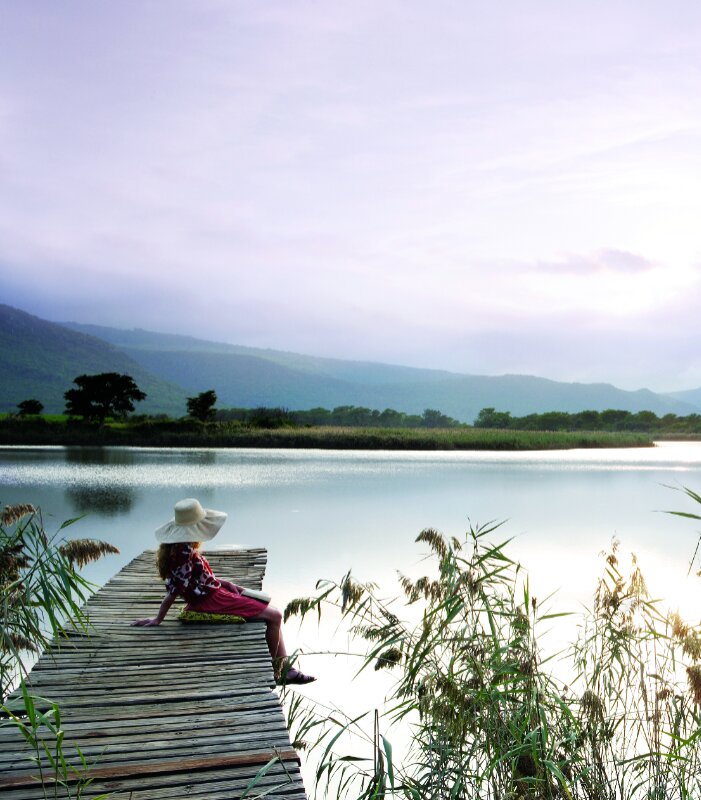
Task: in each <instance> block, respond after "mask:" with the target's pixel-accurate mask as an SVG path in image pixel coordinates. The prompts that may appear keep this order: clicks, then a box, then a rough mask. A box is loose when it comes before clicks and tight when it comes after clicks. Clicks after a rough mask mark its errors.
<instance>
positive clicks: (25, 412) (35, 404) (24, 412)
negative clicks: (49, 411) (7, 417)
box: [17, 398, 44, 417]
mask: <svg viewBox="0 0 701 800" xmlns="http://www.w3.org/2000/svg"><path fill="white" fill-rule="evenodd" d="M17 408H18V409H19V415H20V417H28V416H29V415H30V414H41V412H42V411H43V410H44V404H43V403H42V402H41V401H39V400H35V399H34V398H32V399H31V400H22V402H21V403H17Z"/></svg>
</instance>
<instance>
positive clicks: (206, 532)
mask: <svg viewBox="0 0 701 800" xmlns="http://www.w3.org/2000/svg"><path fill="white" fill-rule="evenodd" d="M226 516H227V515H226V514H225V513H224V512H223V511H214V510H213V509H211V508H202V506H201V505H200V503H199V501H198V500H195V499H194V498H192V497H188V498H187V499H186V500H179V501H178V502H177V503H176V504H175V516H174V517H173V519H172V520H170V522H166V524H165V525H161V527H160V528H158V530H157V531H156V539H157V540H158V541H159V542H162V543H163V544H173V543H175V542H207V541H209V540H210V539H213V538H214V537H215V536H216V535H217V533H218V532H219V529H220V528H221V526H222V525H223V524H224V523H225V522H226Z"/></svg>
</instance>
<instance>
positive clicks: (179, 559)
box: [166, 542, 221, 603]
mask: <svg viewBox="0 0 701 800" xmlns="http://www.w3.org/2000/svg"><path fill="white" fill-rule="evenodd" d="M220 586H221V583H220V582H219V581H218V580H217V579H216V578H215V577H214V575H213V573H212V570H211V569H210V567H209V564H208V563H207V559H206V558H205V557H204V556H203V555H200V553H199V552H198V551H197V550H195V548H194V547H193V546H192V545H191V544H189V543H188V542H183V543H182V544H181V545H179V546H178V548H177V549H176V551H175V554H174V566H173V569H172V570H171V571H170V575H169V576H168V577H167V578H166V589H167V591H168V593H169V594H172V595H180V596H181V597H183V598H184V599H185V601H186V602H188V603H199V602H200V601H202V600H204V598H205V597H207V596H208V595H210V594H211V593H212V592H213V591H214V590H215V589H219V587H220Z"/></svg>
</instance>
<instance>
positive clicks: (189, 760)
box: [0, 549, 306, 800]
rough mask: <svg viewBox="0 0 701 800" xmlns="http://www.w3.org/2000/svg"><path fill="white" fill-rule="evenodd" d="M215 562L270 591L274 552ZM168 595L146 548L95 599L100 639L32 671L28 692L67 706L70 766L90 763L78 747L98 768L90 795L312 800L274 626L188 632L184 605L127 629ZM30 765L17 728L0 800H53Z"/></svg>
mask: <svg viewBox="0 0 701 800" xmlns="http://www.w3.org/2000/svg"><path fill="white" fill-rule="evenodd" d="M207 558H208V560H209V562H210V564H211V565H212V569H213V571H214V573H215V574H220V575H222V576H223V577H226V578H228V579H229V580H232V581H233V582H234V583H238V584H240V585H245V586H250V587H251V588H261V585H262V581H263V575H264V573H265V564H266V551H265V550H263V549H238V550H233V549H232V550H226V551H212V552H210V553H207ZM163 597H164V589H163V583H162V581H161V580H160V579H159V578H158V576H157V574H156V570H155V553H154V551H153V550H147V551H146V552H144V553H142V554H141V555H140V556H138V557H137V558H135V559H134V560H133V561H132V562H131V563H130V564H128V565H127V566H126V567H124V569H122V570H120V572H118V573H117V575H115V576H114V577H113V578H112V579H111V580H110V581H109V582H108V583H106V584H105V586H103V587H102V588H101V589H100V590H99V591H98V592H97V593H96V594H95V595H94V596H93V597H92V598H91V599H90V600H88V602H87V603H86V605H85V606H84V611H85V612H86V613H87V615H88V617H89V620H90V625H91V631H90V635H84V634H80V633H74V634H71V635H70V636H69V638H68V639H67V640H65V641H62V642H58V643H54V644H53V645H52V647H51V648H50V650H49V651H48V652H46V653H44V654H43V655H42V656H41V657H40V658H39V660H38V662H37V663H36V665H35V666H34V668H33V669H32V671H31V673H30V676H29V679H28V688H29V691H30V692H31V693H32V694H33V695H37V696H40V697H44V698H48V699H50V700H51V701H52V702H54V703H57V704H58V705H59V707H60V710H61V720H62V728H63V730H64V731H65V740H64V743H63V749H64V752H65V754H66V756H67V757H69V761H70V763H72V764H76V765H79V764H80V761H79V758H78V757H77V751H76V749H75V745H78V747H79V748H80V751H81V752H82V753H83V756H84V757H85V759H86V760H87V762H88V765H89V770H88V775H89V777H90V778H92V779H93V782H92V783H91V784H90V785H89V786H88V788H87V789H85V790H84V793H83V794H81V795H80V796H81V797H82V798H85V800H89V798H94V797H97V796H99V795H100V794H102V793H104V792H111V793H113V794H111V795H110V797H112V798H114V800H161V799H162V800H170V798H183V797H185V798H202V799H203V798H207V800H233V799H234V798H241V797H242V796H244V797H246V798H251V799H253V798H256V797H261V796H264V797H265V798H266V799H267V800H273V798H285V799H286V800H302V799H303V798H306V795H305V792H304V786H303V784H302V779H301V776H300V770H299V758H298V756H297V754H296V752H295V751H294V750H293V749H292V747H291V745H290V738H289V732H288V730H287V727H286V723H285V718H284V715H283V712H282V708H281V706H280V702H279V697H278V695H277V694H276V692H275V691H274V689H273V686H274V677H273V670H272V664H271V660H270V655H269V654H268V649H267V647H266V644H265V626H264V624H263V623H255V622H249V623H245V624H240V625H222V624H207V623H197V624H193V623H188V624H185V623H182V622H180V621H179V620H178V619H177V616H178V615H177V612H178V606H179V601H178V603H177V604H176V605H175V606H174V607H173V608H172V609H171V610H170V613H169V615H168V617H166V620H165V621H164V622H163V623H162V624H161V625H160V626H158V627H154V628H138V627H130V626H129V623H130V622H131V621H132V620H134V619H137V618H140V617H153V616H155V615H156V612H157V610H158V607H159V604H160V602H161V600H162V599H163ZM47 741H49V740H47ZM49 743H50V742H49ZM31 755H32V751H31V749H30V748H29V746H28V745H27V744H26V743H25V742H24V739H23V738H22V737H21V736H20V734H19V733H18V731H17V730H15V729H13V728H12V727H2V728H0V800H41V799H42V798H44V797H45V794H44V791H43V789H42V787H41V784H39V783H38V782H37V779H36V775H37V766H36V765H35V764H34V763H32V761H31ZM266 765H269V767H268V768H267V770H265V773H264V775H261V774H260V773H261V771H262V769H263V768H265V767H266ZM45 774H46V775H51V770H50V769H48V770H47V771H46V772H45ZM254 781H255V783H254V784H253V786H252V782H254ZM77 788H78V785H77V783H76V782H75V781H74V782H73V783H72V784H70V785H69V794H68V795H67V794H66V791H65V789H59V791H58V794H57V796H58V797H67V796H70V797H75V796H76V790H77ZM54 789H55V787H54V786H53V785H49V788H48V791H47V794H46V796H48V797H54Z"/></svg>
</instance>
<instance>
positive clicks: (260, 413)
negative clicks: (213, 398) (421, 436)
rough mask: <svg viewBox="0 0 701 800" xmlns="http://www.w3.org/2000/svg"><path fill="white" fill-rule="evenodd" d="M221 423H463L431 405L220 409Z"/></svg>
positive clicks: (394, 425) (369, 425) (391, 425)
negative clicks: (409, 409) (412, 408)
mask: <svg viewBox="0 0 701 800" xmlns="http://www.w3.org/2000/svg"><path fill="white" fill-rule="evenodd" d="M216 419H217V420H218V421H219V422H240V423H242V424H244V425H250V426H252V427H254V428H284V427H294V426H312V427H324V426H333V427H342V428H460V427H465V426H464V424H463V423H461V422H459V421H458V420H456V419H453V418H452V417H449V416H446V415H445V414H442V413H441V412H440V411H436V410H435V409H433V408H427V409H425V410H424V412H423V414H405V413H404V412H403V411H395V410H394V409H393V408H386V409H385V410H384V411H378V410H377V409H372V408H364V407H362V406H337V407H336V408H334V409H333V410H329V409H328V408H312V409H309V410H308V411H289V410H288V409H286V408H266V407H260V408H224V409H219V410H217V411H216Z"/></svg>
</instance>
